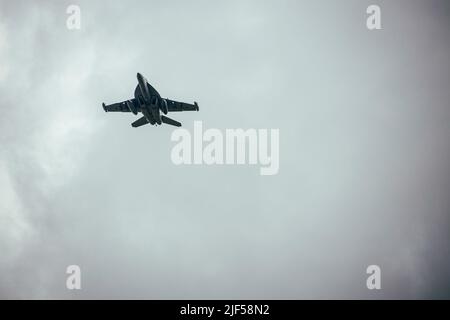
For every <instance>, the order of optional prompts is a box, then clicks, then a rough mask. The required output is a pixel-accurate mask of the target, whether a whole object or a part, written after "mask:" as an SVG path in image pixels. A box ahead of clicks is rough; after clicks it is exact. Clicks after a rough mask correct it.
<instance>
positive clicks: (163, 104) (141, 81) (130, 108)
mask: <svg viewBox="0 0 450 320" xmlns="http://www.w3.org/2000/svg"><path fill="white" fill-rule="evenodd" d="M137 80H138V85H137V87H136V89H135V90H134V99H130V100H126V101H123V102H118V103H113V104H110V105H106V104H104V103H103V104H102V105H103V109H104V110H105V111H106V112H111V111H119V112H132V113H133V114H138V112H142V114H143V117H141V118H139V119H137V120H136V121H135V122H133V123H132V124H131V126H132V127H134V128H137V127H140V126H143V125H145V124H147V123H150V124H152V125H156V124H159V125H160V124H162V123H165V124H170V125H172V126H176V127H181V123H180V122H178V121H175V120H173V119H170V118H169V117H166V116H165V115H162V114H161V112H162V113H164V114H167V113H168V112H176V111H198V110H199V109H198V104H197V102H194V104H190V103H184V102H178V101H174V100H169V99H165V98H161V96H160V95H159V93H158V91H156V90H155V88H153V87H152V86H151V85H150V84H149V83H148V81H147V79H145V77H144V76H143V75H142V74H140V73H138V74H137Z"/></svg>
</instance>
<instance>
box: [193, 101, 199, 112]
mask: <svg viewBox="0 0 450 320" xmlns="http://www.w3.org/2000/svg"><path fill="white" fill-rule="evenodd" d="M194 106H195V110H197V111H198V110H199V107H198V103H197V101H194Z"/></svg>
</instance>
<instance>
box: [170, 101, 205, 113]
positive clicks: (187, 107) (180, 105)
mask: <svg viewBox="0 0 450 320" xmlns="http://www.w3.org/2000/svg"><path fill="white" fill-rule="evenodd" d="M165 100H166V102H167V111H169V112H177V111H198V104H197V102H194V104H190V103H185V102H178V101H174V100H170V99H165Z"/></svg>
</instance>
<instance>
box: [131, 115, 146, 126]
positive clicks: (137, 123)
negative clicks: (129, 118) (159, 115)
mask: <svg viewBox="0 0 450 320" xmlns="http://www.w3.org/2000/svg"><path fill="white" fill-rule="evenodd" d="M147 123H148V120H147V118H146V117H141V118H139V119H137V120H136V121H135V122H133V123H132V124H131V126H132V127H134V128H137V127H140V126H143V125H144V124H147Z"/></svg>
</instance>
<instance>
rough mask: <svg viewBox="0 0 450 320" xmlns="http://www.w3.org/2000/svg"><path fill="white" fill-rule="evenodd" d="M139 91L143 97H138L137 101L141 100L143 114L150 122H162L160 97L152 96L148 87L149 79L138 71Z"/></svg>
mask: <svg viewBox="0 0 450 320" xmlns="http://www.w3.org/2000/svg"><path fill="white" fill-rule="evenodd" d="M137 80H138V86H139V93H140V96H141V98H139V97H136V96H135V98H136V99H137V101H141V100H143V101H141V110H142V114H143V115H144V116H145V118H147V120H148V122H150V123H152V124H154V123H155V122H156V123H157V124H161V113H160V108H159V103H160V102H159V97H157V96H152V95H151V94H150V91H149V89H148V81H147V79H145V77H144V76H143V75H142V74H140V73H138V74H137Z"/></svg>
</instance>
